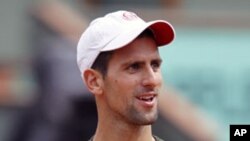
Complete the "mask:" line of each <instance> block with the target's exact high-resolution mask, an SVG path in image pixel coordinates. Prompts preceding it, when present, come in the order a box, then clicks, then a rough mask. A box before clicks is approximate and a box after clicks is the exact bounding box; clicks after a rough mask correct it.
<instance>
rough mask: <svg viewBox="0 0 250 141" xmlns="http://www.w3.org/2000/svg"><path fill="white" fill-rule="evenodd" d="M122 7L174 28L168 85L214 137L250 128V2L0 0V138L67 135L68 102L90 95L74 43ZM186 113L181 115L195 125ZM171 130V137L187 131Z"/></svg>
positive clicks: (167, 51)
mask: <svg viewBox="0 0 250 141" xmlns="http://www.w3.org/2000/svg"><path fill="white" fill-rule="evenodd" d="M119 9H126V10H130V11H134V12H136V13H137V14H138V15H139V16H140V17H142V18H144V19H145V20H147V21H149V20H155V19H165V20H168V21H169V22H170V23H172V24H173V25H174V27H175V29H176V39H175V41H174V42H173V43H172V44H171V45H170V46H169V47H167V48H161V49H160V51H161V56H162V58H163V60H164V63H163V67H162V71H163V76H164V81H165V84H166V86H167V88H168V87H171V88H173V89H175V92H176V94H178V95H179V96H180V97H181V98H180V99H182V98H183V99H185V101H188V102H189V103H190V104H191V105H192V107H194V108H195V109H197V111H199V112H198V114H199V115H198V116H201V118H204V119H209V121H210V122H212V123H213V124H214V125H215V126H216V131H215V129H214V131H215V132H217V135H216V137H215V138H216V140H218V141H227V140H229V125H230V124H250V102H249V99H250V53H249V52H250V41H249V39H250V34H249V33H250V14H249V13H250V1H249V0H237V1H235V0H209V1H208V0H154V1H152V0H71V1H69V0H68V1H67V0H1V1H0V141H24V140H25V141H38V140H41V141H44V140H47V141H52V140H53V137H54V138H57V137H55V136H60V133H59V131H61V128H60V127H61V125H64V126H63V129H62V130H63V131H62V132H63V133H66V132H68V131H67V127H69V128H70V127H72V126H74V125H76V126H77V123H72V122H70V120H74V121H77V120H79V119H78V118H80V117H81V116H80V117H79V115H75V116H76V117H78V118H73V119H72V118H69V117H68V116H67V115H71V116H72V115H74V114H72V113H73V112H72V111H74V108H72V106H69V105H70V101H69V100H72V99H81V98H85V97H87V96H82V95H86V94H82V93H84V92H86V89H85V88H84V87H81V86H83V84H82V83H81V80H80V75H79V74H78V73H79V72H78V71H77V66H76V64H75V62H74V59H75V58H74V57H75V47H76V43H77V40H78V38H79V36H80V34H81V33H82V32H83V31H84V29H85V27H86V26H87V24H88V23H89V21H91V20H92V19H93V18H95V17H98V16H103V15H104V14H105V13H107V12H111V11H115V10H119ZM167 90H168V89H167ZM86 93H87V92H86ZM166 98H168V97H167V96H166ZM73 101H77V100H73ZM77 103H81V102H77ZM173 103H174V102H173ZM174 104H175V103H174ZM174 104H173V105H172V106H170V107H168V108H166V109H171V110H173V111H175V108H176V106H175V105H174ZM80 105H81V104H80ZM79 107H81V106H79ZM79 107H78V110H79V109H81V108H79ZM86 109H88V108H86V106H85V110H86ZM163 109H164V107H163ZM187 110H188V109H187ZM80 111H83V110H80ZM163 111H164V110H163ZM182 111H185V109H184V110H182ZM175 112H178V111H175ZM41 113H44V114H41ZM86 113H88V111H87V112H86ZM86 113H85V114H86ZM188 114H189V113H188V112H187V113H177V115H181V118H180V119H184V120H186V121H187V122H188V121H190V122H192V124H194V126H195V123H196V122H195V121H192V119H188V117H189V116H188ZM191 114H192V113H191ZM196 114H197V113H196ZM163 115H164V114H163ZM166 115H167V116H166V117H168V114H166ZM33 117H35V118H33ZM173 117H174V116H173ZM185 117H187V118H186V119H185ZM162 118H164V116H163V117H162ZM65 119H66V120H65ZM63 121H68V123H67V125H68V126H65V124H63V123H62V122H63ZM167 121H169V122H171V121H173V120H171V118H169V120H167ZM176 122H177V123H178V120H177V121H176ZM31 123H32V126H31V125H30V124H31ZM34 123H36V124H34ZM69 123H70V125H69ZM198 123H199V122H197V124H198ZM57 125H59V127H58V126H57ZM170 125H171V126H170V127H173V128H174V129H178V130H177V131H174V132H173V134H174V133H176V134H178V133H179V132H180V134H184V135H186V134H189V132H188V131H187V129H188V128H185V127H184V128H185V130H184V129H183V130H182V128H183V126H178V124H177V125H175V124H170ZM82 126H85V124H84V125H82ZM162 126H164V124H162ZM59 128H60V129H59ZM52 129H53V130H52ZM55 129H58V130H59V131H57V130H55ZM73 129H75V128H73ZM168 129H169V128H168ZM171 129H172V128H171ZM210 130H213V129H211V128H210ZM38 131H39V132H38ZM40 131H41V132H40ZM72 132H74V131H72ZM76 132H79V133H82V134H84V132H82V131H81V130H80V129H77V130H76ZM159 132H161V134H167V132H168V131H167V130H164V128H162V129H161V130H159ZM165 132H166V133H165ZM55 134H56V135H55ZM173 134H172V135H173ZM190 134H194V133H192V132H191V133H190ZM197 134H199V133H198V132H197ZM52 136H53V137H52ZM176 136H178V135H176ZM189 137H193V139H187V138H189ZM189 137H186V138H185V136H184V137H183V138H182V139H179V141H182V140H183V141H184V140H193V141H194V140H195V135H190V136H189ZM175 139H176V141H178V138H175ZM196 140H199V138H196ZM204 140H205V139H204ZM54 141H56V139H54ZM71 141H73V139H72V140H71Z"/></svg>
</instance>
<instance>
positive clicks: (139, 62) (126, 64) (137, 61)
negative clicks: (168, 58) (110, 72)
mask: <svg viewBox="0 0 250 141" xmlns="http://www.w3.org/2000/svg"><path fill="white" fill-rule="evenodd" d="M150 62H159V63H162V59H161V58H155V59H152V60H151V61H150ZM135 63H138V64H145V60H129V61H126V62H124V63H122V65H121V66H122V67H126V66H129V65H131V64H135Z"/></svg>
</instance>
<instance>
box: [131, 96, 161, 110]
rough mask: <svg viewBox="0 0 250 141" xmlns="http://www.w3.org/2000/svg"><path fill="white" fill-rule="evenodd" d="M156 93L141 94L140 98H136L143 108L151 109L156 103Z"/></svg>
mask: <svg viewBox="0 0 250 141" xmlns="http://www.w3.org/2000/svg"><path fill="white" fill-rule="evenodd" d="M156 97H157V94H156V93H148V94H141V95H139V96H136V99H137V100H138V102H139V104H140V105H142V106H143V107H147V108H151V107H153V106H154V105H155V103H156Z"/></svg>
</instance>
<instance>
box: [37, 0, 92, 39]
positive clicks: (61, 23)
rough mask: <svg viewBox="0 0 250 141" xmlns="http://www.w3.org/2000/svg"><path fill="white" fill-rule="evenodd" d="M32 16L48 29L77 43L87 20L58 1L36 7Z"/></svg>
mask: <svg viewBox="0 0 250 141" xmlns="http://www.w3.org/2000/svg"><path fill="white" fill-rule="evenodd" d="M32 10H33V11H32V12H33V14H34V15H35V16H36V17H37V18H39V19H40V20H42V21H43V22H44V23H45V24H46V25H48V26H49V27H50V28H52V29H54V31H56V32H58V33H59V34H61V35H63V36H65V37H66V38H68V39H70V40H72V41H73V42H77V41H78V39H79V37H80V35H81V33H82V32H83V31H84V29H85V28H86V26H87V23H88V20H86V18H84V16H83V15H80V14H79V13H77V12H76V10H74V9H72V7H70V6H69V5H67V4H66V3H63V2H61V1H60V0H50V1H43V2H41V3H39V4H38V5H36V6H35V7H34V8H33V9H32Z"/></svg>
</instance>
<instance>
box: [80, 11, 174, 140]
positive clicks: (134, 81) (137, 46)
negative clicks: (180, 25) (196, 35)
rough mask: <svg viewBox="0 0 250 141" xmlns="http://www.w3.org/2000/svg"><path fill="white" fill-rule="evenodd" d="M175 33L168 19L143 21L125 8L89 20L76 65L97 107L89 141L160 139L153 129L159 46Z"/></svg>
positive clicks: (159, 59)
mask: <svg viewBox="0 0 250 141" xmlns="http://www.w3.org/2000/svg"><path fill="white" fill-rule="evenodd" d="M174 35H175V32H174V29H173V27H172V25H171V24H169V23H168V22H166V21H163V20H158V21H152V22H145V21H143V20H142V19H141V18H139V17H138V16H137V15H136V14H134V13H132V12H128V11H117V12H113V13H109V14H107V15H106V16H104V17H101V18H97V19H95V20H94V21H92V22H91V24H90V25H89V27H88V28H87V29H86V31H85V32H84V33H83V34H82V36H81V38H80V40H79V43H78V47H77V63H78V66H79V68H80V71H81V75H82V77H83V80H84V81H85V84H86V86H87V87H88V89H89V91H90V92H91V93H93V94H94V96H95V100H96V105H97V111H98V125H97V129H96V132H95V135H94V136H93V137H92V138H91V139H90V140H91V141H115V140H119V141H159V140H160V139H159V138H158V137H156V136H153V135H152V131H151V124H153V123H154V122H155V121H156V119H157V100H158V96H159V94H160V93H159V91H160V88H161V85H162V75H161V70H160V65H161V62H162V60H161V58H160V55H159V52H158V46H163V45H167V44H169V43H170V42H171V41H172V40H173V39H174Z"/></svg>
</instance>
